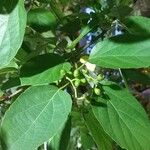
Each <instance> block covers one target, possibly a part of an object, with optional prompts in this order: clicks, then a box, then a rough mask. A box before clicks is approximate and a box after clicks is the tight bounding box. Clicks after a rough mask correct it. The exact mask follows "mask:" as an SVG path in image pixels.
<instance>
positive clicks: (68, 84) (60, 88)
mask: <svg viewBox="0 0 150 150" xmlns="http://www.w3.org/2000/svg"><path fill="white" fill-rule="evenodd" d="M67 85H69V83H66V84H65V85H63V86H62V87H60V88H59V90H62V89H63V88H65V87H66V86H67Z"/></svg>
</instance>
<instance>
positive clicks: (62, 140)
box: [49, 117, 71, 150]
mask: <svg viewBox="0 0 150 150" xmlns="http://www.w3.org/2000/svg"><path fill="white" fill-rule="evenodd" d="M70 132H71V117H69V119H68V120H67V122H66V123H65V124H64V126H63V127H62V129H60V131H59V132H58V133H57V134H56V135H55V136H54V137H53V139H52V140H51V141H50V142H49V148H50V150H67V147H68V143H69V139H70Z"/></svg>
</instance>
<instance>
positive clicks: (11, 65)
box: [0, 61, 18, 75]
mask: <svg viewBox="0 0 150 150" xmlns="http://www.w3.org/2000/svg"><path fill="white" fill-rule="evenodd" d="M17 70H18V65H17V64H16V62H15V61H11V62H10V63H9V64H8V65H6V66H5V67H3V68H2V69H1V70H0V75H1V74H6V73H12V72H17Z"/></svg>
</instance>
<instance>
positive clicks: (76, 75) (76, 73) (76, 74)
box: [73, 69, 79, 77]
mask: <svg viewBox="0 0 150 150" xmlns="http://www.w3.org/2000/svg"><path fill="white" fill-rule="evenodd" d="M73 75H74V77H78V76H79V70H78V69H76V70H75V71H74V72H73Z"/></svg>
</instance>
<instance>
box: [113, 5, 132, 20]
mask: <svg viewBox="0 0 150 150" xmlns="http://www.w3.org/2000/svg"><path fill="white" fill-rule="evenodd" d="M131 11H132V8H131V7H129V6H126V5H119V6H114V7H113V8H112V9H111V12H110V15H111V16H113V17H117V18H119V19H122V18H123V17H126V16H128V15H129V14H130V13H131Z"/></svg>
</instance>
